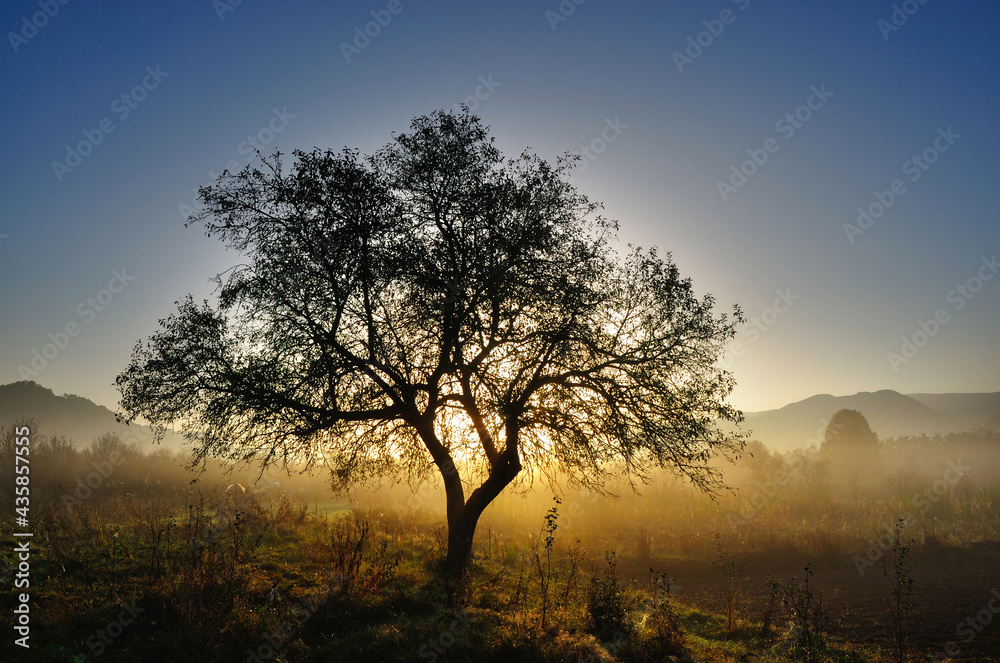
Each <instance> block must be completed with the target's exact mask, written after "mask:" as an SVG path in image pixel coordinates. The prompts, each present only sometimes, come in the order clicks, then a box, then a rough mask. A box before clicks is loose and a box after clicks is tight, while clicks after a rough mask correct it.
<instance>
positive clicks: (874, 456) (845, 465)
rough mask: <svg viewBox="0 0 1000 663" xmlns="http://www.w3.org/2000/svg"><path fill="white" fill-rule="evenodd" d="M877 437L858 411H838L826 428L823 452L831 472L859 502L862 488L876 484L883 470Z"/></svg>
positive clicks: (821, 449) (822, 446)
mask: <svg viewBox="0 0 1000 663" xmlns="http://www.w3.org/2000/svg"><path fill="white" fill-rule="evenodd" d="M880 449H881V447H880V444H879V440H878V435H876V434H875V431H873V430H872V429H871V426H869V425H868V420H867V419H866V418H865V415H863V414H861V413H860V412H858V411H857V410H847V409H844V410H838V411H837V412H835V413H834V415H833V416H832V417H830V422H829V423H828V424H827V425H826V435H825V436H824V438H823V444H822V445H821V446H820V453H821V455H822V456H824V457H825V459H826V460H828V461H829V463H830V471H831V473H832V474H833V475H834V476H836V477H838V478H840V479H842V480H844V481H845V482H846V483H847V484H848V486H849V487H850V489H851V492H852V493H853V494H854V498H855V499H857V498H858V497H859V495H860V491H861V488H862V487H866V486H870V485H871V484H872V483H874V482H875V481H876V480H877V479H878V477H879V474H880V472H881V470H882V461H881V458H880Z"/></svg>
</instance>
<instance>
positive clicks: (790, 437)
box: [744, 389, 982, 451]
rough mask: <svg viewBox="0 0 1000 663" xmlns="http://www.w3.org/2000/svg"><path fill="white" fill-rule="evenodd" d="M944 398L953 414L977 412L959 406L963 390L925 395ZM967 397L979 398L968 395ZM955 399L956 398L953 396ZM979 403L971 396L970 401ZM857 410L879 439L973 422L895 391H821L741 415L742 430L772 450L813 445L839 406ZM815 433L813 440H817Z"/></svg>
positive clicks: (966, 426)
mask: <svg viewBox="0 0 1000 663" xmlns="http://www.w3.org/2000/svg"><path fill="white" fill-rule="evenodd" d="M923 396H930V397H936V396H943V397H946V398H943V399H941V402H944V403H947V404H948V405H949V406H950V409H951V410H952V411H953V412H958V413H962V412H966V411H972V412H978V410H977V409H976V408H975V407H973V405H971V404H963V402H962V401H961V399H960V398H957V397H959V396H963V394H925V395H923ZM969 396H982V394H970V395H969ZM952 397H955V398H952ZM973 402H978V401H976V399H970V403H973ZM845 408H847V409H851V410H857V411H859V412H861V414H863V415H865V418H866V419H868V423H869V424H871V427H872V429H873V430H874V431H875V432H876V433H877V434H878V436H879V437H881V438H886V437H894V436H898V435H920V434H923V433H926V434H928V435H933V434H936V433H941V434H944V433H951V432H955V431H962V430H967V429H969V428H972V427H973V426H974V425H976V424H975V422H973V421H971V420H970V419H967V418H966V417H961V416H956V415H955V414H951V413H948V412H942V411H940V410H937V409H935V408H933V407H929V406H928V405H927V404H925V403H923V402H921V401H920V400H918V399H916V398H913V397H911V396H905V395H903V394H900V393H899V392H897V391H891V390H889V389H884V390H882V391H876V392H868V391H863V392H861V393H858V394H854V395H853V396H831V395H829V394H821V395H819V396H812V397H810V398H807V399H805V400H804V401H799V402H797V403H792V404H790V405H786V406H785V407H783V408H780V409H777V410H766V411H763V412H749V413H746V423H745V425H744V428H745V429H749V430H751V432H752V437H753V438H754V439H758V440H760V441H762V442H764V444H766V445H767V446H769V447H771V448H773V449H779V450H783V451H784V450H789V449H796V448H799V447H804V446H809V445H817V446H818V444H819V441H821V440H822V437H823V431H824V430H825V429H826V423H827V422H828V421H829V420H830V417H831V416H832V415H833V413H834V412H836V411H838V410H842V409H845ZM817 437H818V439H817Z"/></svg>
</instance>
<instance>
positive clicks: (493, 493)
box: [445, 456, 521, 577]
mask: <svg viewBox="0 0 1000 663" xmlns="http://www.w3.org/2000/svg"><path fill="white" fill-rule="evenodd" d="M520 471H521V464H520V462H518V460H517V458H516V456H515V457H514V458H513V460H510V459H507V458H504V459H502V462H501V463H498V464H497V465H496V466H495V467H494V468H493V471H492V472H491V473H490V476H489V478H487V479H486V481H484V482H483V485H481V486H480V487H479V488H477V489H476V490H474V491H473V492H472V495H470V496H469V500H468V501H467V502H464V503H463V498H464V493H463V491H462V482H461V480H460V479H459V478H458V473H457V472H455V473H454V474H453V475H451V476H448V475H447V474H446V475H445V493H446V495H447V499H448V556H447V557H446V558H445V572H446V573H447V574H448V575H449V576H452V577H456V576H459V575H461V573H462V572H463V571H464V570H465V568H466V567H467V566H468V564H469V562H470V561H472V542H473V539H474V538H475V535H476V525H477V524H479V517H480V516H482V515H483V511H485V510H486V507H488V506H489V505H490V503H491V502H492V501H493V500H494V499H496V497H497V495H499V494H500V492H501V491H502V490H503V489H504V488H506V487H507V486H508V485H509V484H510V482H511V481H513V480H514V477H516V476H517V474H518V472H520Z"/></svg>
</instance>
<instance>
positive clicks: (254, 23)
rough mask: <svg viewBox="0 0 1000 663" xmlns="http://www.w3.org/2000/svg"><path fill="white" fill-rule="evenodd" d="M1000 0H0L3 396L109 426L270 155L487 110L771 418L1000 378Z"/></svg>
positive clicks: (997, 382)
mask: <svg viewBox="0 0 1000 663" xmlns="http://www.w3.org/2000/svg"><path fill="white" fill-rule="evenodd" d="M998 27H1000V6H998V5H996V3H992V2H986V1H984V0H981V1H978V2H969V3H946V2H940V1H938V2H935V1H933V0H932V1H924V2H920V1H918V0H907V1H906V2H896V3H892V2H888V1H887V2H880V1H872V0H864V1H861V0H845V1H841V2H836V3H834V2H826V3H818V2H808V3H807V2H797V3H792V2H783V3H765V2H761V1H760V0H712V1H710V2H705V1H700V2H694V1H689V2H671V3H662V2H619V3H612V2H609V1H608V0H563V1H562V2H558V1H556V0H541V1H536V2H527V1H517V0H514V1H510V0H508V1H505V2H477V3H445V2H433V1H432V0H391V1H389V0H386V1H383V0H376V1H374V2H350V3H348V2H339V3H264V2H254V1H251V0H248V1H244V2H238V3H237V2H234V1H233V0H217V1H215V2H212V1H210V0H199V1H195V2H187V3H135V2H131V3H128V2H110V1H109V2H101V3H84V2H73V1H72V0H69V1H66V2H62V1H61V0H42V1H41V2H39V1H38V0H35V1H34V2H24V1H20V0H18V1H15V0H10V1H8V2H5V3H4V4H3V7H2V9H0V28H2V30H3V32H4V33H5V34H6V37H5V39H4V43H3V44H2V45H0V52H2V54H0V61H2V64H0V85H2V89H3V94H2V96H0V117H2V118H3V120H4V121H3V123H2V126H0V136H2V141H0V145H2V149H3V156H4V158H3V159H2V160H0V196H2V208H0V209H2V213H0V302H2V305H3V310H2V316H0V339H2V342H0V383H9V382H13V381H16V380H21V379H31V380H35V381H36V382H39V383H40V384H42V385H44V386H46V387H49V388H51V389H53V390H54V391H55V392H56V393H72V394H78V395H81V396H86V397H88V398H90V399H92V400H94V401H96V402H98V403H100V404H102V405H105V406H107V407H110V408H112V409H116V407H117V402H118V394H117V392H116V391H115V388H114V385H113V383H114V378H115V376H116V375H117V374H118V373H120V372H121V371H122V370H123V369H124V368H125V366H126V365H127V363H128V360H129V357H130V353H131V350H132V348H133V346H134V345H135V343H136V342H137V341H138V340H140V339H144V338H146V337H148V336H149V335H150V334H151V333H153V332H154V331H155V330H156V329H157V322H158V320H159V319H161V318H164V317H166V316H167V315H169V314H170V313H171V312H172V311H173V310H174V309H175V306H174V302H175V301H177V300H178V299H180V298H182V297H184V296H185V295H186V294H188V293H191V294H193V295H194V296H195V297H196V299H201V298H204V297H209V298H210V297H211V296H212V286H211V284H210V283H209V278H210V277H212V276H214V275H215V274H218V273H219V272H222V271H224V270H225V269H227V268H229V267H231V266H233V265H234V264H237V263H238V262H239V256H237V255H235V254H233V253H231V252H229V253H227V252H226V250H225V249H224V248H223V247H222V245H221V244H220V243H219V242H218V241H217V240H216V239H215V238H208V237H205V235H204V232H203V230H202V229H200V228H198V227H195V226H191V227H188V228H185V226H184V217H185V213H186V211H190V208H191V207H192V206H194V204H195V201H194V200H193V198H194V192H193V190H194V189H195V188H196V187H198V186H201V185H207V184H210V183H211V182H212V181H213V178H214V174H216V173H218V172H220V171H222V170H223V169H224V168H227V167H229V168H231V169H232V168H242V167H243V166H244V165H246V164H247V163H249V162H250V161H251V158H252V150H253V149H254V147H259V148H260V149H262V151H264V152H265V153H270V152H271V151H273V150H274V149H280V150H281V151H282V152H285V153H289V152H291V151H292V150H293V149H296V148H300V149H306V150H308V149H311V148H313V147H320V148H324V149H325V148H332V149H335V150H339V149H341V148H343V147H345V146H348V147H356V148H359V149H360V150H362V152H365V153H370V152H372V151H374V150H376V149H377V148H379V147H381V146H382V145H384V144H385V143H387V142H389V141H390V140H391V135H392V132H400V131H405V130H406V129H407V128H408V126H409V123H410V121H411V120H412V118H414V117H416V116H419V115H423V114H427V113H429V112H431V111H433V110H435V109H451V108H454V107H456V105H457V104H459V103H462V102H465V103H467V104H468V105H469V106H470V108H471V109H472V110H473V111H474V112H475V114H477V115H479V116H480V117H481V118H482V119H483V121H484V123H485V124H487V125H489V126H490V127H491V132H492V134H493V135H494V136H496V138H497V143H498V145H499V146H500V148H501V149H502V150H503V151H504V152H505V153H507V154H508V155H509V156H515V155H516V154H518V153H520V152H521V151H522V150H523V149H524V148H525V147H530V148H531V149H532V150H533V151H534V152H535V153H537V154H538V155H540V156H542V157H543V158H545V159H548V160H555V158H556V157H557V156H559V155H560V154H563V153H567V152H569V153H575V154H580V155H581V156H582V157H583V161H582V163H581V166H580V167H579V168H578V170H577V171H576V172H575V173H574V174H573V182H574V184H575V185H576V186H578V187H579V189H580V190H581V191H582V192H583V193H585V194H586V195H588V196H589V197H591V198H592V199H594V200H598V201H601V202H603V204H604V213H605V215H606V216H608V217H611V218H614V219H617V220H618V221H619V222H620V237H621V239H622V241H623V242H631V243H634V244H640V245H643V246H651V245H655V246H657V247H659V248H660V250H661V252H669V253H671V255H672V257H673V259H674V261H675V262H676V263H677V265H678V267H679V268H680V270H681V273H682V274H683V275H685V276H689V277H691V279H692V281H693V284H694V287H695V290H696V291H697V292H698V293H700V294H705V293H711V294H712V295H713V296H714V297H715V298H716V301H717V304H718V307H719V310H720V311H728V310H729V309H730V308H731V307H732V306H733V305H734V304H739V305H740V307H741V308H742V310H743V312H744V313H745V314H746V316H747V318H748V324H747V326H745V327H743V328H741V330H740V332H739V334H738V335H737V337H736V339H735V341H734V343H733V344H731V346H730V347H729V348H728V349H727V351H726V354H725V356H724V357H723V358H722V361H723V363H724V365H725V366H727V367H728V368H729V370H731V371H732V372H733V374H734V375H735V377H736V380H737V383H738V386H737V388H736V391H735V392H734V393H733V395H732V398H731V402H732V403H733V404H734V405H736V406H737V407H740V408H742V409H744V410H747V411H755V410H763V409H769V408H775V407H780V406H782V405H784V404H787V403H789V402H793V401H797V400H801V399H803V398H807V397H809V396H811V395H813V394H817V393H830V394H835V395H843V394H853V393H856V392H858V391H876V390H879V389H894V390H897V391H901V392H903V393H913V392H982V391H997V390H1000V352H997V347H996V345H997V344H996V341H997V330H998V328H1000V324H998V323H1000V278H997V276H998V274H997V272H998V270H1000V265H998V264H997V262H996V260H997V256H998V255H1000V229H998V228H1000V226H998V224H997V212H996V209H997V203H996V196H995V191H996V179H997V175H998V160H997V154H998V149H1000V128H998V123H997V119H996V118H997V108H998V106H1000V86H998V85H997V73H998V64H1000V41H998V40H996V39H995V35H996V33H997V29H998Z"/></svg>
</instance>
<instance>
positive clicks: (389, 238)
mask: <svg viewBox="0 0 1000 663" xmlns="http://www.w3.org/2000/svg"><path fill="white" fill-rule="evenodd" d="M293 154H294V156H295V157H296V161H295V164H294V166H293V167H292V168H291V170H290V172H287V173H286V172H285V170H284V169H283V164H282V158H281V154H280V153H275V154H274V155H272V156H271V157H261V164H260V165H259V166H256V167H251V166H248V167H247V168H245V169H244V170H242V171H241V172H239V173H237V174H230V173H223V175H222V176H221V177H220V178H219V180H218V181H217V183H216V184H214V185H213V186H210V187H203V188H201V189H200V192H199V196H200V198H201V200H202V202H203V203H204V207H203V211H202V212H200V213H198V214H197V215H196V216H195V217H193V218H192V219H190V220H189V223H193V222H197V223H203V224H204V226H205V228H206V232H207V234H208V235H209V236H212V235H215V236H217V237H219V238H220V239H221V240H222V241H223V242H225V244H226V245H227V247H229V248H231V249H233V250H235V251H237V252H238V253H240V254H241V255H242V256H243V258H244V260H245V262H244V263H243V264H240V265H239V266H237V267H234V268H233V269H231V270H230V271H228V272H226V273H224V274H221V275H219V276H217V277H216V280H217V285H218V289H217V299H218V301H217V305H216V306H214V307H213V306H212V305H210V304H209V303H208V302H207V301H206V302H203V303H201V304H198V303H196V302H194V301H193V299H192V298H191V297H190V296H188V298H186V299H184V300H182V301H180V302H178V309H177V311H176V312H175V313H174V314H172V315H170V316H169V317H168V318H167V319H165V320H161V322H160V325H161V328H160V329H159V330H158V331H157V332H156V333H155V334H154V335H153V336H152V337H151V338H149V339H148V340H147V341H146V342H145V343H143V342H140V343H138V344H137V345H136V347H135V349H134V351H133V355H132V359H131V362H130V364H129V366H128V367H127V368H126V369H125V370H124V372H122V373H121V375H119V376H118V378H117V386H118V388H119V390H120V392H121V394H122V399H121V407H122V410H123V412H124V414H123V419H124V420H126V421H133V420H135V419H136V418H140V417H141V418H143V419H145V420H146V421H148V422H149V423H150V424H151V425H153V426H154V428H155V429H156V430H157V431H158V432H160V434H162V431H163V430H165V428H166V427H167V426H171V425H173V426H177V427H179V428H180V429H181V430H182V432H183V433H184V434H185V436H186V437H187V438H188V439H189V440H190V441H192V442H193V443H194V448H195V453H196V458H197V459H199V460H204V459H205V458H207V457H209V456H214V457H218V458H221V459H223V460H227V461H231V462H240V461H248V462H249V461H257V462H262V463H263V464H265V465H270V464H283V463H291V462H292V461H299V460H304V461H305V462H306V463H308V464H310V465H316V464H320V465H324V466H326V467H328V468H329V469H330V471H331V477H332V483H333V486H334V488H343V487H346V486H349V485H351V484H352V483H354V482H359V481H365V480H368V479H371V478H374V477H378V476H389V477H391V478H394V479H397V480H405V481H410V482H413V481H417V482H419V481H421V480H424V479H426V478H428V477H429V476H432V475H433V473H437V474H439V475H440V477H441V479H442V480H443V482H444V487H445V492H446V500H447V521H448V553H447V562H448V568H450V569H451V570H452V571H455V570H456V569H458V568H459V567H461V566H463V565H465V564H466V563H467V562H468V560H469V559H470V554H471V546H472V540H473V535H474V533H475V528H476V523H477V522H478V519H479V517H480V515H481V514H482V512H483V510H484V509H485V508H486V507H487V505H489V504H490V502H491V501H492V500H493V499H494V498H495V497H496V496H497V495H498V494H500V492H501V491H502V490H503V489H504V488H505V487H507V486H508V485H509V484H511V483H512V482H513V481H515V480H522V479H523V480H533V479H535V478H539V477H542V478H548V479H552V478H553V477H554V476H556V474H557V473H561V474H559V476H560V477H563V478H568V480H569V481H570V482H571V483H573V484H576V485H583V486H584V487H588V488H591V489H595V490H600V489H601V486H602V484H603V482H604V481H605V480H606V479H607V478H608V477H609V476H610V475H611V474H613V473H617V472H622V473H624V474H625V475H626V476H628V477H629V479H630V480H631V481H633V482H635V481H637V480H638V481H642V480H644V479H645V478H646V477H647V475H648V472H649V471H650V470H651V469H652V468H654V467H667V468H671V469H673V470H674V471H675V472H677V473H678V474H680V475H683V476H686V477H687V478H688V479H690V480H691V481H692V482H693V483H694V484H695V485H697V486H699V487H700V488H702V489H706V490H710V489H712V488H714V487H715V486H716V485H717V483H718V476H717V475H716V473H715V472H713V471H712V470H711V469H710V468H709V466H708V460H709V458H710V456H711V455H712V454H713V453H715V452H722V453H727V452H729V451H736V450H738V449H740V448H741V446H742V441H741V440H742V438H741V436H740V435H734V434H732V433H727V432H724V431H723V430H722V429H721V428H720V423H722V422H726V421H728V422H730V423H735V424H739V423H740V422H741V421H742V419H743V416H742V413H740V412H739V411H738V410H736V409H734V408H733V407H731V406H730V405H728V404H727V402H726V398H727V397H728V395H729V394H730V392H731V391H732V388H733V386H734V382H733V378H732V376H731V375H730V374H729V373H728V372H726V371H723V370H722V369H720V368H719V367H718V366H717V364H716V360H717V358H718V357H719V356H720V355H721V352H722V351H723V349H724V346H725V344H726V342H727V341H728V340H729V339H730V338H732V337H733V335H734V327H735V325H736V324H737V322H739V321H740V320H742V317H741V316H740V313H739V310H738V309H736V310H735V312H734V316H733V319H727V316H726V315H724V314H722V315H718V316H716V314H715V313H713V311H712V308H713V305H714V301H713V299H712V297H711V296H710V295H709V296H705V297H703V298H701V299H698V298H696V297H695V295H694V294H693V291H692V286H691V283H690V280H689V279H682V278H681V277H680V275H679V273H678V270H677V268H676V266H675V265H674V264H673V263H672V261H671V260H670V257H669V255H668V256H667V257H666V258H665V259H664V258H661V257H659V256H658V255H657V253H656V252H655V250H641V249H637V248H631V247H630V248H629V252H628V253H627V256H626V257H624V258H620V257H619V256H618V254H617V253H616V252H615V250H614V248H613V247H612V242H613V241H615V231H616V230H617V224H616V223H614V222H611V221H608V220H606V219H604V218H603V217H601V216H600V215H599V214H598V210H599V209H600V206H599V205H598V204H596V203H593V202H590V201H589V200H588V199H587V198H586V197H585V196H583V195H581V194H579V193H578V192H577V191H576V190H575V189H574V187H572V186H571V185H570V184H569V183H568V178H567V175H568V171H569V168H570V166H571V165H572V159H571V158H563V159H560V160H559V161H558V162H557V163H556V164H555V165H550V164H549V163H547V162H545V161H543V160H541V159H539V158H538V157H536V156H533V155H530V154H528V153H527V152H525V153H523V154H522V155H520V157H519V158H515V159H510V160H505V159H504V158H503V157H502V155H501V154H500V153H499V151H498V150H497V148H496V147H495V146H494V144H493V138H492V137H490V136H489V133H488V130H487V128H485V127H484V126H482V124H481V123H480V120H479V119H478V118H477V117H475V116H472V115H470V114H469V113H468V110H467V109H466V110H465V111H464V112H462V113H445V112H440V111H439V112H435V113H433V114H431V115H429V116H422V117H418V118H416V119H415V120H414V121H413V122H412V124H411V131H410V132H409V133H403V134H399V135H395V136H394V140H393V141H392V142H391V143H390V144H388V145H387V146H385V147H384V148H382V149H381V150H379V151H377V152H376V153H375V154H374V155H372V156H369V157H365V158H362V157H360V156H359V153H358V151H356V150H347V149H345V150H344V151H342V152H340V153H335V152H332V151H320V150H318V149H316V150H313V151H312V152H301V151H296V152H294V153H293ZM467 491H471V492H470V493H468V496H466V495H467Z"/></svg>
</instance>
